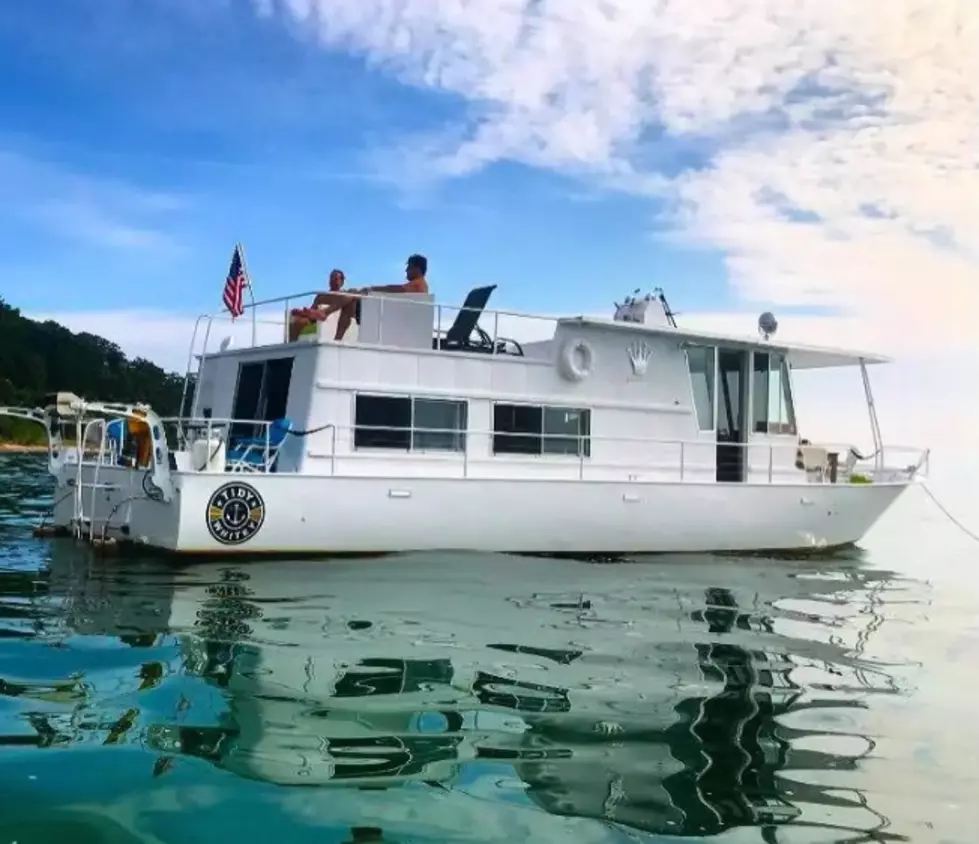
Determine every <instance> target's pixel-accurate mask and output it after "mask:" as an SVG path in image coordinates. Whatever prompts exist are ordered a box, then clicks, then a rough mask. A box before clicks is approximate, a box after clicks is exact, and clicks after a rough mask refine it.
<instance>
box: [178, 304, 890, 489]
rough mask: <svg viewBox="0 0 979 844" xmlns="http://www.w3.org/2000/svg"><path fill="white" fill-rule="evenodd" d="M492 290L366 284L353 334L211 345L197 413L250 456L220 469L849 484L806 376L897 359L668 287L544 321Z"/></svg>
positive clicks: (326, 327)
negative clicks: (449, 291) (826, 343)
mask: <svg viewBox="0 0 979 844" xmlns="http://www.w3.org/2000/svg"><path fill="white" fill-rule="evenodd" d="M493 290H494V288H493V287H484V288H477V289H475V290H473V291H472V292H471V293H470V294H469V296H468V297H467V299H466V301H465V303H464V304H463V305H462V307H461V308H449V307H447V306H443V305H439V304H437V303H435V302H434V301H433V299H432V297H431V296H427V295H426V296H414V295H406V294H388V295H371V296H368V297H365V298H364V300H363V304H362V308H361V313H360V324H359V326H358V330H357V332H356V333H355V334H353V333H352V334H351V335H349V336H347V337H345V338H344V339H343V340H342V341H339V342H336V341H334V340H333V332H334V329H333V326H332V325H331V324H330V323H320V324H319V325H317V326H316V327H315V328H314V329H312V330H310V331H308V332H307V333H306V334H304V335H303V336H301V337H300V338H299V340H298V341H296V342H291V343H290V342H285V340H284V338H285V336H286V331H285V326H283V331H282V337H283V340H282V341H281V342H280V341H273V342H266V343H260V342H254V343H251V344H247V345H245V346H242V347H235V346H233V345H232V344H231V343H230V342H228V341H227V340H226V341H225V342H223V343H222V344H221V348H220V349H219V350H217V351H208V350H207V349H206V348H205V349H204V350H203V351H202V353H201V354H200V355H199V356H198V360H199V367H198V372H197V376H196V383H194V379H192V378H191V377H190V375H189V376H188V383H194V390H193V396H192V400H191V401H190V402H189V408H188V415H189V416H190V417H194V418H198V419H204V420H209V421H208V422H207V424H208V426H213V427H214V428H220V427H221V426H222V425H223V426H225V434H224V435H223V436H225V438H226V439H227V445H228V451H227V454H224V453H222V455H221V457H220V460H221V461H225V460H231V461H234V460H236V459H237V460H239V462H240V463H241V465H239V466H237V467H235V466H230V467H229V466H228V465H225V464H224V463H223V462H222V466H217V467H214V468H217V469H221V468H224V469H227V468H231V469H232V470H235V469H236V468H237V469H241V470H243V471H246V470H247V471H263V472H264V471H272V472H279V473H282V472H288V473H302V474H309V475H343V476H373V477H378V476H392V477H401V478H403V477H478V478H485V479H503V478H506V479H515V478H526V479H562V478H567V479H581V480H593V481H612V480H616V481H620V480H629V481H671V482H672V481H678V480H683V481H689V482H709V483H715V482H724V483H732V482H733V483H740V482H765V483H773V482H774V483H778V482H790V483H798V482H800V481H805V480H806V479H807V478H809V479H810V480H812V479H814V475H815V474H818V475H819V477H818V479H819V480H822V479H823V475H824V474H825V473H826V472H827V471H831V472H832V474H833V478H832V479H833V480H835V479H836V474H837V472H838V471H839V472H845V471H846V466H845V465H844V464H845V461H846V460H847V459H848V454H847V450H848V447H847V446H841V447H839V448H838V449H837V450H836V452H835V453H836V455H837V457H836V458H835V459H832V454H833V453H834V452H833V450H832V447H830V446H826V447H823V448H822V449H819V448H817V447H814V446H808V445H806V444H802V445H801V446H800V436H799V429H798V424H797V419H796V412H795V403H794V400H793V392H792V375H793V372H794V371H796V370H798V369H806V368H815V367H825V366H860V367H861V369H863V366H864V364H869V363H878V362H884V360H885V359H884V358H880V357H878V356H874V355H869V354H860V353H846V352H841V351H838V350H833V349H822V348H815V347H803V346H798V345H783V344H780V343H778V342H776V341H775V340H773V339H770V338H765V337H758V338H737V337H727V336H721V335H710V334H705V333H700V332H693V331H688V330H684V329H682V328H679V327H677V326H676V323H675V321H674V319H673V316H672V314H671V313H670V310H669V307H668V305H667V303H666V299H665V297H664V296H663V295H662V293H661V292H659V291H657V292H656V293H655V294H654V295H649V296H646V297H644V298H642V299H637V298H634V299H628V300H627V301H626V303H625V304H624V305H620V306H618V307H617V308H616V310H615V313H614V315H613V316H611V317H609V318H600V317H587V316H578V317H567V318H556V319H550V318H548V319H543V318H540V317H530V316H527V315H522V314H515V313H509V312H503V311H491V310H487V304H488V301H489V299H490V297H491V294H492V293H493ZM279 301H280V302H281V301H282V300H279ZM286 313H288V309H287V310H286ZM864 374H865V370H864ZM875 438H876V428H875ZM208 441H210V437H209V438H208ZM875 445H877V443H876V442H875ZM245 452H247V453H248V454H250V455H251V457H250V458H248V459H244V460H243V461H242V458H241V455H242V454H243V453H245ZM812 452H816V453H815V454H813V453H812ZM235 455H237V457H235ZM827 457H830V458H831V459H830V460H829V462H828V463H827ZM195 459H196V458H195ZM203 459H204V460H207V459H209V458H208V456H207V454H206V453H205V454H204V458H203ZM182 468H187V469H192V470H195V471H199V470H200V469H201V468H203V466H194V467H182ZM817 470H818V471H817Z"/></svg>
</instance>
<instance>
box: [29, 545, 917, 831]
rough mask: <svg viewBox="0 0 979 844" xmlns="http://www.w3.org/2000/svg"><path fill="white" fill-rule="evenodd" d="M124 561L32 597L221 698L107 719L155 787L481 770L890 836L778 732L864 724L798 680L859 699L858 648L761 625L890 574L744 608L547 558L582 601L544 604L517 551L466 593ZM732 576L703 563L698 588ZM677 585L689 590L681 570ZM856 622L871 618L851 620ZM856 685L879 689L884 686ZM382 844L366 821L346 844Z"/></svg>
mask: <svg viewBox="0 0 979 844" xmlns="http://www.w3.org/2000/svg"><path fill="white" fill-rule="evenodd" d="M518 563H519V565H518ZM121 565H123V564H122V563H119V562H118V561H116V562H114V563H112V564H109V565H107V566H106V568H105V569H104V570H102V571H101V573H99V572H97V571H95V570H94V569H91V568H89V569H86V570H83V571H81V572H80V571H79V568H78V566H77V564H73V566H72V567H71V570H70V571H59V569H58V566H57V565H56V564H55V565H54V566H53V567H52V571H51V573H50V575H49V582H48V585H47V590H48V596H47V599H46V600H47V601H48V605H49V607H50V606H52V603H51V602H52V601H55V602H57V603H58V606H59V609H58V611H57V613H54V611H53V610H50V611H49V616H50V618H49V620H48V621H44V622H43V623H49V624H56V625H60V624H65V625H67V626H68V627H69V628H70V629H71V630H73V631H74V632H76V633H81V634H92V635H94V634H98V635H103V636H104V635H113V636H117V637H118V638H119V639H121V640H122V641H124V642H126V643H127V644H129V645H130V646H132V647H135V648H139V647H146V646H151V645H153V644H154V643H156V644H158V643H159V642H160V641H161V637H162V638H164V639H166V638H168V637H169V638H170V640H172V642H173V644H174V654H175V656H174V658H173V660H171V662H170V663H160V662H156V663H152V662H151V663H148V664H146V665H144V666H143V668H142V669H141V670H140V672H139V676H138V677H137V678H136V679H135V680H134V681H133V682H134V683H136V684H138V685H139V687H140V688H143V689H150V688H155V687H158V686H159V685H160V684H162V683H166V682H168V678H171V677H175V676H180V677H182V678H183V679H184V681H186V680H187V678H188V677H190V678H192V679H193V680H194V682H196V683H197V684H198V685H199V686H200V687H201V688H203V687H205V686H206V687H208V688H210V689H211V690H212V692H216V693H212V694H210V695H209V696H208V695H204V694H203V693H202V694H200V695H195V694H188V693H187V692H182V693H181V697H180V703H179V705H177V706H176V707H175V708H174V711H173V712H171V713H161V712H159V711H156V712H153V713H152V714H150V715H146V714H144V715H138V714H137V715H133V716H131V717H130V719H129V721H128V722H127V721H126V719H125V717H124V718H122V719H120V720H119V722H118V723H117V724H115V725H114V727H113V728H112V730H113V731H114V734H115V738H114V741H115V742H117V743H125V742H126V741H128V740H129V739H128V738H127V735H128V734H129V732H130V731H132V730H133V727H134V724H136V723H137V722H138V723H139V724H140V726H141V728H142V729H141V733H142V736H143V737H142V738H141V739H140V740H141V741H142V742H143V743H144V745H145V744H146V743H148V744H149V746H150V747H152V748H153V750H154V751H155V752H156V753H157V754H158V758H157V762H156V767H155V768H154V772H153V773H154V775H156V776H161V775H164V774H165V773H166V772H167V770H168V768H169V766H172V765H173V764H174V763H175V760H178V759H179V758H180V757H181V756H192V757H198V758H200V759H205V760H208V761H209V762H211V763H212V764H214V765H215V766H217V767H219V768H221V769H224V770H227V771H230V772H233V773H234V774H236V775H239V776H241V777H246V778H249V779H251V780H257V781H263V782H269V783H276V784H281V785H293V786H319V787H331V786H332V787H354V788H358V789H386V788H394V787H398V786H400V785H403V784H405V783H408V782H416V783H424V784H427V785H428V786H431V787H433V788H436V789H441V790H444V791H447V792H453V791H456V790H466V789H467V788H470V787H471V786H472V783H473V782H474V781H476V780H478V779H479V777H480V776H481V775H482V774H481V773H480V772H481V771H483V770H484V769H485V771H486V772H488V773H486V774H485V775H487V776H491V777H492V779H494V780H496V781H499V782H500V783H501V784H502V785H504V786H506V787H507V788H509V790H510V796H508V797H507V798H506V799H518V800H522V801H523V802H524V803H525V804H527V802H528V801H529V803H530V804H531V805H536V806H538V807H540V808H542V809H544V810H546V811H547V812H548V813H551V814H554V815H563V816H572V817H583V818H594V819H600V820H603V821H606V822H613V823H617V824H621V825H623V826H625V827H628V828H632V829H635V830H640V831H644V832H650V833H659V834H670V835H678V836H702V835H710V834H716V833H720V832H723V831H725V830H728V829H731V828H734V827H740V826H752V827H760V828H762V830H763V836H764V838H763V840H769V839H768V833H766V832H764V830H773V829H775V828H777V826H778V825H780V824H785V823H791V824H792V825H793V826H797V827H807V828H810V830H812V831H814V833H815V834H817V835H821V836H826V835H829V836H830V839H831V840H835V841H847V840H854V841H855V840H888V837H889V836H888V835H887V834H885V833H879V832H874V830H880V829H883V828H885V827H886V825H887V822H886V820H885V819H884V818H883V817H881V816H879V815H877V814H876V813H875V812H874V811H873V810H872V809H871V808H870V807H869V806H868V805H867V801H866V799H865V797H864V796H863V795H862V794H861V793H859V792H858V791H856V790H854V789H853V788H852V787H851V788H849V789H848V788H846V787H843V788H841V787H840V786H838V785H836V786H833V787H829V786H826V787H823V786H820V785H814V784H812V780H813V779H819V780H820V781H825V780H826V779H827V778H826V777H813V776H807V774H812V772H817V773H818V772H821V771H822V772H828V771H840V770H855V769H856V768H857V767H858V765H859V761H860V754H856V755H852V756H841V755H836V754H834V753H830V752H820V751H818V750H814V749H811V748H812V747H813V746H814V745H818V741H817V742H814V741H811V740H807V739H812V738H813V737H816V738H818V736H819V735H820V733H819V732H816V731H812V732H807V731H806V730H805V729H804V728H803V727H802V726H796V727H793V726H791V724H792V723H793V722H795V721H798V720H799V719H798V718H797V714H798V713H801V712H804V711H805V710H807V709H824V710H826V711H827V712H828V711H829V710H830V709H831V708H834V707H836V708H840V707H842V708H850V709H851V710H852V709H853V708H858V709H859V708H866V705H867V704H866V699H865V698H863V699H860V700H857V699H854V698H853V697H852V696H850V697H847V696H846V695H845V694H841V693H839V692H836V693H834V692H833V690H832V688H830V687H829V686H826V687H823V688H822V690H821V691H819V690H816V691H814V688H816V687H814V685H813V684H810V687H809V688H802V687H800V686H799V685H797V683H796V682H794V681H793V672H795V671H797V669H799V668H800V666H801V667H805V668H807V670H809V671H810V672H812V671H817V670H818V671H821V672H823V673H824V674H829V675H835V677H836V679H837V680H838V685H837V688H842V687H843V686H844V685H846V684H847V683H850V684H851V685H857V684H858V683H860V682H862V683H863V685H864V686H865V687H866V684H867V683H868V682H871V681H869V680H868V679H867V677H868V676H869V675H868V674H867V670H866V666H865V665H862V664H861V663H860V659H859V652H852V651H851V652H849V653H847V652H844V651H843V650H842V649H841V648H838V647H836V646H833V645H830V644H828V643H826V642H824V643H820V642H819V641H817V640H816V637H813V639H812V640H808V641H807V642H806V644H807V647H808V650H807V653H806V655H805V656H800V655H799V654H798V651H799V650H800V647H799V645H800V643H801V642H802V641H803V640H802V639H794V638H789V637H788V636H786V635H785V634H784V633H783V634H782V635H778V634H776V633H775V632H774V628H773V626H774V625H775V624H778V625H779V626H780V628H784V629H786V630H788V629H791V625H792V624H795V625H797V627H796V628H795V629H797V630H801V629H803V628H805V627H806V626H807V625H808V628H809V633H810V634H811V633H812V632H813V630H815V629H817V626H818V625H819V624H820V617H819V616H818V609H817V610H816V611H814V612H808V613H806V612H802V611H801V610H798V609H795V607H800V606H802V605H803V603H804V602H809V605H810V607H817V608H818V607H819V606H823V607H825V606H826V605H827V603H828V602H829V601H831V600H832V598H833V594H834V593H843V592H847V593H855V592H858V593H862V594H863V596H864V601H865V605H866V602H867V601H866V599H867V596H868V595H870V594H871V593H872V592H873V590H875V589H879V588H883V585H884V584H885V583H886V581H883V580H880V581H877V582H876V583H875V582H874V581H873V579H872V577H871V576H869V575H867V574H866V573H860V572H859V569H858V568H856V567H854V566H853V564H852V563H850V566H851V568H850V569H849V571H850V574H849V575H845V576H829V575H827V576H826V577H803V576H794V575H789V574H786V575H784V576H780V577H779V578H778V581H777V582H778V586H779V589H780V590H781V594H779V595H777V596H776V595H771V596H770V598H771V600H770V601H769V602H767V603H768V605H766V602H759V605H758V606H752V607H751V608H746V607H744V606H741V605H739V601H738V597H737V596H736V595H735V591H734V589H733V588H725V587H719V586H712V585H710V583H709V581H706V580H702V582H696V581H695V582H694V583H693V584H690V583H689V582H688V583H687V586H688V587H689V589H688V591H687V592H686V593H685V594H683V595H680V594H679V593H677V592H675V591H673V592H671V591H670V590H669V589H664V588H663V587H662V585H660V586H656V587H655V589H654V588H653V587H650V591H648V592H646V591H643V588H642V586H641V585H640V586H639V587H638V588H637V584H641V583H642V581H643V579H644V578H648V573H649V569H650V568H652V566H650V567H647V566H645V565H643V566H640V567H638V568H637V570H636V571H635V572H629V571H628V570H626V571H624V572H623V569H628V568H629V567H603V566H594V567H591V566H585V565H582V564H580V563H579V564H569V563H564V562H562V563H555V565H560V566H565V565H575V566H577V567H578V568H577V570H578V571H579V573H580V575H581V576H580V580H582V581H585V586H584V588H585V589H586V591H585V592H584V593H583V594H578V593H574V594H556V593H555V594H548V593H546V592H544V591H542V590H539V589H537V588H536V587H537V586H538V585H539V582H538V578H540V577H541V572H542V571H543V569H542V567H544V566H547V565H549V563H546V562H540V561H537V562H533V561H515V560H513V559H512V558H510V560H509V562H506V563H500V564H498V566H497V567H498V568H501V567H502V568H504V569H507V570H508V571H509V569H510V567H512V572H511V573H510V574H507V573H506V572H503V576H500V575H499V573H498V574H497V575H496V576H494V578H493V580H492V581H490V580H489V579H488V578H487V575H486V573H485V568H483V569H481V571H482V574H481V575H479V576H480V577H482V578H484V580H485V581H486V582H485V583H484V584H483V585H482V586H480V587H479V588H477V587H476V585H474V584H473V583H471V582H467V581H466V580H465V578H464V577H463V578H461V579H457V580H454V577H455V576H453V575H450V574H446V575H445V577H444V579H440V576H439V575H437V574H436V572H438V571H439V568H438V566H436V565H434V563H431V564H430V563H428V562H422V561H419V563H418V565H417V566H413V565H412V563H411V561H409V560H406V559H402V560H401V561H400V562H399V564H398V569H397V570H398V571H401V572H421V573H420V574H416V575H411V574H408V575H403V580H399V581H397V582H392V579H391V578H392V577H393V575H392V574H391V572H392V571H394V569H392V568H391V567H390V565H389V564H382V563H378V564H376V565H375V564H374V563H373V562H370V561H361V562H357V563H355V564H343V565H338V566H336V567H334V566H332V565H322V564H321V565H320V566H319V567H317V566H316V565H315V564H292V563H279V562H276V563H251V564H242V565H236V566H233V567H227V566H224V567H217V566H198V567H194V568H189V569H182V570H179V571H173V572H171V571H166V570H162V569H160V568H159V567H157V568H154V569H153V570H152V571H151V572H148V571H143V570H141V569H140V567H139V566H135V564H132V565H130V564H126V565H127V566H128V568H125V569H123V570H120V569H119V568H118V566H121ZM381 565H384V566H385V567H384V568H383V570H379V569H378V566H381ZM653 565H655V566H662V565H667V564H666V563H656V564H653ZM731 565H732V564H731V563H730V562H723V563H721V562H718V561H705V565H704V567H703V572H704V573H703V574H702V575H701V576H702V578H706V577H709V576H711V572H720V571H722V570H724V568H727V567H730V566H731ZM813 565H815V564H813ZM112 566H116V568H115V569H113V568H112ZM521 566H525V567H526V568H525V569H524V571H525V572H529V573H528V574H525V576H524V579H523V581H521V580H520V575H519V574H518V572H519V571H520V570H521ZM839 567H840V564H839V563H836V564H834V566H833V568H835V569H837V570H838V569H839ZM474 568H475V569H477V570H479V569H480V567H479V566H476V567H474ZM684 571H685V576H687V577H689V576H690V572H691V568H690V567H689V564H688V563H687V564H684ZM763 571H764V569H763V568H762V567H761V566H756V567H754V568H751V567H750V566H749V567H748V568H746V569H745V572H744V577H745V580H742V579H741V577H740V575H739V585H738V587H737V592H738V593H739V594H740V595H742V596H744V595H749V596H750V595H752V594H754V593H756V592H757V591H758V590H756V589H755V588H754V585H753V584H752V583H751V582H750V578H751V577H752V576H758V577H759V578H760V577H762V576H763V575H762V572H763ZM770 571H771V569H769V574H768V575H767V576H766V577H767V579H768V582H767V586H768V588H771V582H770V580H771V574H770ZM812 571H816V569H815V568H813V569H812ZM613 572H615V573H614V574H613ZM752 572H753V573H754V574H752ZM726 577H727V580H728V581H730V580H731V576H730V575H727V576H726ZM616 579H619V580H621V583H618V584H617V583H616ZM554 581H555V578H554V577H551V582H552V584H553V582H554ZM557 582H567V581H566V580H563V581H562V579H561V578H560V577H559V578H557ZM576 582H577V581H576ZM759 582H761V581H760V580H759ZM742 583H744V587H743V588H742ZM600 584H604V585H605V587H606V589H605V591H604V592H603V591H601V590H598V589H596V587H598V586H599V585H600ZM786 587H788V588H791V589H795V590H796V592H795V593H794V594H789V593H787V590H786ZM433 590H434V592H435V599H433V598H432V594H433ZM589 590H590V591H589ZM772 604H774V607H773V606H772ZM870 604H871V605H872V604H873V601H872V600H871V601H870ZM759 607H760V608H759ZM854 615H856V613H855V612H854ZM859 618H860V619H861V623H863V624H867V623H870V624H874V623H875V622H874V614H873V612H870V613H869V614H868V613H867V612H866V606H864V612H863V614H861V615H860V616H859ZM823 621H825V619H823ZM879 622H880V619H879V618H877V620H876V623H877V624H879ZM39 623H42V622H39ZM799 625H801V627H799ZM48 632H49V633H50V630H49V631H48ZM823 632H824V633H825V632H826V631H823ZM825 638H826V639H828V638H829V636H828V635H826V637H825ZM528 643H533V644H528ZM774 646H779V647H781V650H780V649H779V647H774ZM790 651H791V653H790ZM857 651H859V648H858V649H857ZM847 677H848V678H849V680H847V679H846V678H847ZM841 678H842V679H841ZM861 678H863V679H862V681H861ZM873 682H875V683H878V684H879V687H880V688H879V690H881V691H888V689H887V688H886V686H887V683H888V681H887V678H886V677H882V676H880V675H878V677H877V679H875V680H873ZM92 693H94V692H91V691H90V694H92ZM788 716H792V717H791V718H788ZM787 718H788V720H786V719H787ZM42 720H43V719H42ZM802 720H803V721H805V719H802ZM45 730H47V734H48V738H47V739H44V738H43V736H44V734H45ZM37 732H38V736H39V739H38V741H44V740H46V741H49V742H50V741H63V742H67V741H77V740H78V738H77V737H72V736H71V735H70V734H67V733H65V732H64V728H58V727H54V726H51V725H48V726H47V727H44V726H42V725H41V724H40V723H39V724H38V725H37ZM52 733H54V736H53V737H52V736H51V734H52ZM852 738H854V739H855V740H859V738H860V737H859V736H852ZM134 740H135V739H134ZM864 742H865V746H866V748H867V750H866V751H865V752H869V751H870V749H872V747H873V743H872V742H871V741H870V740H869V739H865V740H864ZM795 744H799V745H800V746H799V747H797V748H794V747H793V745H795ZM790 750H791V751H792V752H791V754H790ZM828 818H831V819H832V820H831V821H830V820H827V819H828ZM841 819H844V820H845V823H842V822H841ZM868 833H869V834H870V835H871V838H869V839H868V838H867V837H866V836H867V834H868ZM386 834H387V833H385V832H384V831H382V830H381V829H379V828H377V829H374V828H370V827H363V828H358V829H356V830H352V831H351V838H350V840H351V841H356V842H374V841H376V842H381V841H387V840H390V839H389V838H385V835H386ZM877 836H879V837H877ZM890 837H894V838H898V836H890ZM770 840H772V841H774V840H777V839H776V838H771V839H770ZM820 840H822V839H820Z"/></svg>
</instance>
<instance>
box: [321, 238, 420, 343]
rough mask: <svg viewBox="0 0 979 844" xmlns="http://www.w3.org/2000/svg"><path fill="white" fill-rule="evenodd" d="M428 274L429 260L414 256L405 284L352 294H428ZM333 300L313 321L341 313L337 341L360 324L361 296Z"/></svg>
mask: <svg viewBox="0 0 979 844" xmlns="http://www.w3.org/2000/svg"><path fill="white" fill-rule="evenodd" d="M427 272H428V259H427V258H426V257H425V256H424V255H412V256H410V257H409V258H408V261H407V263H406V264H405V277H406V278H407V279H408V280H407V282H405V283H404V284H380V285H375V286H373V287H363V288H361V289H360V290H351V291H350V292H351V293H359V294H360V296H367V295H368V294H370V293H428V281H427V280H426V279H425V274H426V273H427ZM332 296H333V298H332V300H331V301H330V303H329V305H328V306H327V307H326V308H325V309H324V310H322V311H319V312H318V314H317V315H316V316H314V317H313V319H327V318H328V317H329V316H330V315H331V314H332V313H334V312H335V311H339V312H340V317H339V319H338V320H337V332H336V336H335V337H334V338H333V339H334V340H336V341H340V340H342V339H343V335H344V334H346V333H347V329H348V328H349V327H350V323H351V322H352V321H353V320H357V322H358V323H360V296H349V295H345V294H343V293H335V294H332Z"/></svg>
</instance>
